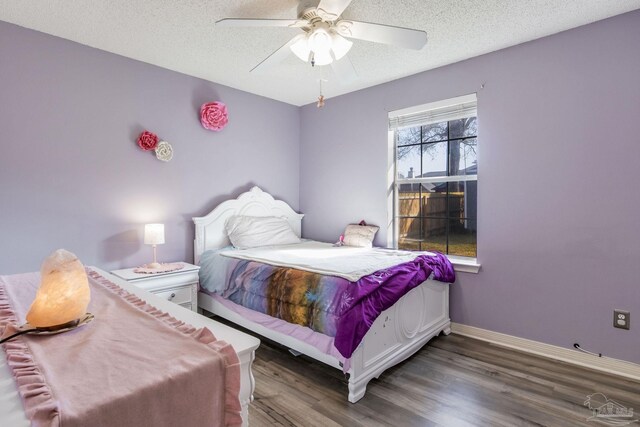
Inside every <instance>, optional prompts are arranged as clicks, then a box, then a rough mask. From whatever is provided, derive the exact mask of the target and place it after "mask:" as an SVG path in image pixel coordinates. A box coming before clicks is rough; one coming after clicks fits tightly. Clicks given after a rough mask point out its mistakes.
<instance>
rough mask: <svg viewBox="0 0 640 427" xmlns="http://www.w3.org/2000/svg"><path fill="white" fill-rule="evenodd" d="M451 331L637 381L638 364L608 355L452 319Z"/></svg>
mask: <svg viewBox="0 0 640 427" xmlns="http://www.w3.org/2000/svg"><path fill="white" fill-rule="evenodd" d="M451 332H453V333H454V334H458V335H464V336H466V337H470V338H476V339H479V340H482V341H487V342H490V343H493V344H497V345H501V346H503V347H508V348H512V349H514V350H520V351H524V352H526V353H531V354H536V355H538V356H544V357H548V358H550V359H555V360H561V361H563V362H567V363H571V364H574V365H579V366H584V367H586V368H591V369H595V370H597V371H602V372H607V373H610V374H614V375H619V376H622V377H626V378H630V379H633V380H638V381H640V365H638V364H635V363H631V362H626V361H624V360H619V359H613V358H611V357H598V356H592V355H590V354H586V353H582V352H580V351H577V350H571V349H568V348H564V347H558V346H555V345H551V344H545V343H542V342H539V341H532V340H528V339H525V338H519V337H514V336H513V335H507V334H501V333H500V332H493V331H489V330H487V329H481V328H476V327H475V326H468V325H462V324H460V323H453V322H452V323H451Z"/></svg>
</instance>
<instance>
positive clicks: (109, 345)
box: [0, 270, 242, 427]
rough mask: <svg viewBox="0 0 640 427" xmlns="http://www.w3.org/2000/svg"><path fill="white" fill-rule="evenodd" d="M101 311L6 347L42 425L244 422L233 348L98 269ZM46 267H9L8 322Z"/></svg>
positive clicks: (1, 280)
mask: <svg viewBox="0 0 640 427" xmlns="http://www.w3.org/2000/svg"><path fill="white" fill-rule="evenodd" d="M88 273H89V284H90V286H91V303H90V304H89V311H90V312H91V313H93V314H94V315H95V320H94V321H93V322H91V323H89V324H88V325H85V326H83V327H81V328H78V329H76V330H73V331H71V332H67V333H63V334H60V335H51V336H33V335H32V336H29V335H26V336H24V335H23V336H20V337H17V338H15V339H13V340H12V341H9V342H7V343H5V344H4V345H3V346H4V350H5V353H6V355H7V363H8V365H9V366H10V368H11V370H12V372H13V375H14V377H15V380H16V383H17V385H18V390H19V392H20V395H21V397H22V400H23V404H24V407H25V412H26V414H27V417H28V418H29V419H30V420H31V423H32V425H33V426H63V427H71V426H92V427H100V426H105V427H107V426H118V427H126V426H179V425H183V426H207V427H209V426H231V425H240V424H241V423H242V419H241V417H240V402H239V398H238V393H239V389H240V366H239V361H238V357H237V355H236V353H235V352H234V350H233V348H232V347H231V346H230V345H229V344H227V343H225V342H224V341H220V340H216V338H215V337H214V336H213V334H212V333H211V332H210V331H209V330H208V329H206V328H203V329H198V330H196V329H195V328H194V327H192V326H190V325H187V324H185V323H183V322H181V321H179V320H177V319H175V318H173V317H171V316H169V315H168V314H167V313H164V312H161V311H159V310H158V309H156V308H154V307H152V306H150V305H148V304H147V303H146V302H144V301H143V300H141V299H140V298H138V297H137V296H135V295H133V294H131V293H129V292H127V291H125V290H123V289H122V288H120V287H119V286H117V285H116V284H114V283H112V282H110V281H108V280H107V279H105V278H104V277H102V276H100V275H99V274H98V273H96V272H93V271H91V270H89V271H88ZM39 282H40V275H39V274H37V273H28V274H20V275H13V276H0V331H1V330H2V329H5V327H7V326H8V327H9V328H11V327H12V326H10V325H11V324H13V325H15V324H22V323H24V319H25V315H26V312H27V311H28V309H29V305H30V303H31V301H32V300H33V298H34V296H35V293H36V290H37V287H38V285H39Z"/></svg>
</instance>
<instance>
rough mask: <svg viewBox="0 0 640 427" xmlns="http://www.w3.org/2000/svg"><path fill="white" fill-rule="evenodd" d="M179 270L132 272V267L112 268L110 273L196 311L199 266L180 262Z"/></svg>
mask: <svg viewBox="0 0 640 427" xmlns="http://www.w3.org/2000/svg"><path fill="white" fill-rule="evenodd" d="M180 264H182V265H183V266H184V267H182V268H181V269H180V270H175V271H169V272H167V273H158V274H142V273H134V272H133V270H135V269H134V268H124V269H122V270H114V271H112V272H111V274H113V275H115V276H118V277H119V278H121V279H124V280H126V281H127V282H129V283H131V284H132V285H135V286H137V287H139V288H142V289H145V290H147V291H149V292H152V293H154V294H156V295H158V296H159V297H162V298H164V299H166V300H168V301H171V302H174V303H176V304H179V305H181V306H183V307H186V308H188V309H189V310H193V311H195V312H197V311H198V271H199V270H200V267H198V266H197V265H193V264H187V263H186V262H181V263H180Z"/></svg>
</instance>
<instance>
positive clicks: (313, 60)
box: [311, 52, 316, 67]
mask: <svg viewBox="0 0 640 427" xmlns="http://www.w3.org/2000/svg"><path fill="white" fill-rule="evenodd" d="M311 66H312V67H315V66H316V55H315V54H314V53H313V52H311Z"/></svg>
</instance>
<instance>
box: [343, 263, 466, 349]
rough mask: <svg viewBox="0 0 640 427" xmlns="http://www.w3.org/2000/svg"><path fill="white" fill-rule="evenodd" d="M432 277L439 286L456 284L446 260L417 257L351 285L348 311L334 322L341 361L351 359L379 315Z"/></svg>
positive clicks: (453, 273)
mask: <svg viewBox="0 0 640 427" xmlns="http://www.w3.org/2000/svg"><path fill="white" fill-rule="evenodd" d="M431 272H433V273H434V276H433V278H434V279H435V280H439V281H441V282H446V283H453V282H454V281H455V280H456V275H455V272H454V271H453V266H452V265H451V262H449V260H448V259H447V257H446V256H444V255H442V254H439V253H437V254H436V255H435V256H428V255H420V256H419V257H417V258H416V259H415V260H413V261H411V262H407V263H404V264H400V265H396V266H394V267H391V268H388V269H386V270H380V271H377V272H375V273H373V274H370V275H368V276H365V277H363V278H361V279H360V280H358V281H357V282H355V283H353V284H352V286H350V287H349V289H348V290H347V293H348V299H349V300H350V301H349V302H350V304H349V308H348V309H347V310H346V311H344V312H343V313H342V315H341V316H340V319H339V320H338V325H337V331H336V336H335V346H336V348H337V349H338V351H339V352H340V354H342V355H343V356H344V357H347V358H348V357H351V355H352V354H353V352H354V351H355V349H356V348H357V347H358V345H359V344H360V342H361V341H362V338H364V336H365V334H366V333H367V332H368V331H369V328H371V325H372V324H373V322H374V321H375V320H376V319H377V318H378V316H379V315H380V313H382V312H383V311H384V310H386V309H388V308H389V307H391V306H392V305H393V304H395V303H396V302H397V301H398V300H399V299H400V298H402V297H403V296H404V295H405V294H406V293H407V292H409V291H410V290H411V289H413V288H415V287H416V286H418V285H419V284H421V283H422V282H424V281H425V280H427V278H429V276H430V275H431Z"/></svg>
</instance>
